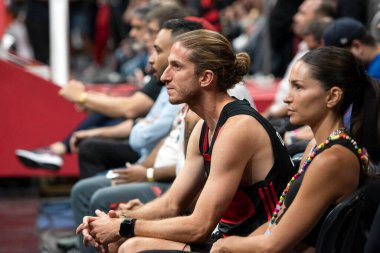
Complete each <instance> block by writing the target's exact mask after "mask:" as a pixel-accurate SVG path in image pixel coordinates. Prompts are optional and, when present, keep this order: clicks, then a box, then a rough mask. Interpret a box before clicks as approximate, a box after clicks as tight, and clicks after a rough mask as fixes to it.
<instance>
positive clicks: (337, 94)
mask: <svg viewBox="0 0 380 253" xmlns="http://www.w3.org/2000/svg"><path fill="white" fill-rule="evenodd" d="M342 98H343V91H342V89H341V88H339V87H337V86H333V87H332V88H331V89H330V90H329V91H328V94H327V98H326V99H327V101H326V102H327V107H328V108H333V107H335V106H337V105H338V104H339V103H340V101H341V100H342Z"/></svg>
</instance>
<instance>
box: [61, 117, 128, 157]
mask: <svg viewBox="0 0 380 253" xmlns="http://www.w3.org/2000/svg"><path fill="white" fill-rule="evenodd" d="M124 120H125V119H123V118H111V117H108V116H105V115H103V114H100V113H96V112H92V113H89V114H88V115H87V117H86V118H85V119H84V120H82V122H80V123H79V125H78V126H77V127H76V128H75V129H74V130H73V131H72V132H71V133H70V134H69V135H68V136H66V138H65V139H63V140H62V141H61V142H62V143H63V145H65V147H66V151H67V153H71V149H70V139H71V136H72V135H73V133H74V132H76V131H80V130H86V129H91V128H95V127H104V126H113V125H116V124H119V123H120V122H122V121H124Z"/></svg>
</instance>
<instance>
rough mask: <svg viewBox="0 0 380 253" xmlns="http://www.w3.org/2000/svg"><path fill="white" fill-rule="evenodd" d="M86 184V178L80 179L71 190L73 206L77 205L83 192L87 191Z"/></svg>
mask: <svg viewBox="0 0 380 253" xmlns="http://www.w3.org/2000/svg"><path fill="white" fill-rule="evenodd" d="M86 189H87V187H86V184H85V182H84V180H79V181H78V182H77V183H76V184H75V185H74V186H73V188H72V189H71V191H70V199H71V203H72V205H73V206H76V205H77V204H78V203H79V202H80V199H81V198H82V196H83V194H84V193H85V192H86Z"/></svg>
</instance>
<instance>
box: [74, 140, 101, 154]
mask: <svg viewBox="0 0 380 253" xmlns="http://www.w3.org/2000/svg"><path fill="white" fill-rule="evenodd" d="M99 144H100V142H99V140H98V139H97V138H87V139H84V140H83V141H81V142H80V144H79V146H78V147H79V153H78V155H79V157H86V156H88V155H93V152H95V151H96V150H97V149H98V146H99ZM100 146H101V145H100Z"/></svg>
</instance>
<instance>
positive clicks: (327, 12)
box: [315, 1, 336, 18]
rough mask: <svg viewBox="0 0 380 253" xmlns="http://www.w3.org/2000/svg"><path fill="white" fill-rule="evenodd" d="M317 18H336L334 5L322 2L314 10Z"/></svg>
mask: <svg viewBox="0 0 380 253" xmlns="http://www.w3.org/2000/svg"><path fill="white" fill-rule="evenodd" d="M315 13H316V16H317V17H331V18H334V17H335V16H336V10H335V7H334V5H333V4H332V3H331V2H330V1H328V2H327V1H324V2H322V3H321V5H320V6H319V7H318V8H317V9H316V10H315Z"/></svg>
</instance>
